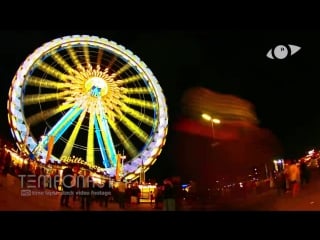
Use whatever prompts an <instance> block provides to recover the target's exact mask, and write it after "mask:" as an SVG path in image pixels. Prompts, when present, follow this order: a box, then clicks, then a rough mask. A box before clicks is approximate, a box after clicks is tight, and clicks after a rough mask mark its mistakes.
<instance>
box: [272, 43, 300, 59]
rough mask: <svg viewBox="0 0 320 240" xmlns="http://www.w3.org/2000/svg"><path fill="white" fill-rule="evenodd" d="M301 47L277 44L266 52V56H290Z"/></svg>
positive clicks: (277, 57)
mask: <svg viewBox="0 0 320 240" xmlns="http://www.w3.org/2000/svg"><path fill="white" fill-rule="evenodd" d="M300 48H301V47H299V46H296V45H291V44H288V45H278V46H276V47H275V48H274V49H270V50H269V51H268V53H267V57H268V58H271V59H285V58H286V57H288V56H292V55H293V54H295V53H296V52H298V51H299V50H300Z"/></svg>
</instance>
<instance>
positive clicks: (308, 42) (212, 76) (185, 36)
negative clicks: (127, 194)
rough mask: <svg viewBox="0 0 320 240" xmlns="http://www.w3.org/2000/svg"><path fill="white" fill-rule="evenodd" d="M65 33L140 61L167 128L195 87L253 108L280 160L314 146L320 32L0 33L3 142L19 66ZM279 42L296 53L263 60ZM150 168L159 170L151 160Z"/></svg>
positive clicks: (319, 116)
mask: <svg viewBox="0 0 320 240" xmlns="http://www.w3.org/2000/svg"><path fill="white" fill-rule="evenodd" d="M72 34H88V35H96V36H99V37H104V38H107V39H109V40H113V41H115V42H117V43H118V44H121V45H123V46H125V47H126V48H128V49H130V50H131V51H132V52H133V53H134V54H136V55H137V56H139V57H140V58H141V60H143V61H144V62H145V63H146V64H147V65H148V67H149V68H150V69H151V71H152V72H153V73H154V74H155V76H156V77H157V79H158V81H159V83H160V85H161V87H162V88H163V91H164V94H165V96H166V98H167V103H168V108H169V124H171V123H172V122H173V121H174V120H175V118H176V117H177V116H178V114H179V100H180V98H181V96H182V93H183V91H184V90H185V89H187V88H189V87H193V86H202V87H207V88H209V89H211V90H213V91H216V92H220V93H227V94H233V95H236V96H238V97H241V98H244V99H247V100H249V101H250V102H252V103H253V104H254V105H255V108H256V113H257V115H258V118H259V120H260V126H261V127H264V128H268V129H270V130H271V131H272V132H273V133H274V134H275V135H276V136H277V137H278V139H279V140H280V142H281V143H282V145H283V147H284V151H285V155H284V156H283V157H290V158H299V157H300V156H302V155H304V154H305V153H306V151H308V150H309V149H310V148H318V147H319V145H320V126H319V123H320V111H319V110H318V109H319V107H318V106H319V103H320V94H319V91H320V90H319V87H318V82H319V81H320V59H319V58H320V46H319V45H320V44H319V43H320V32H316V31H301V30H300V31H293V30H291V31H280V30H278V31H249V30H221V29H219V30H210V31H205V30H202V31H200V30H198V31H195V30H194V31H178V30H171V31H160V30H157V31H134V30H131V31H128V30H119V31H114V30H112V31H108V30H97V31H93V30H90V31H87V30H72V31H63V32H62V31H60V32H59V31H0V35H1V36H2V37H1V39H0V42H1V44H0V81H1V101H0V104H1V105H0V110H1V116H2V117H1V118H0V121H1V122H0V124H1V126H2V127H1V130H0V133H1V135H2V136H4V137H7V138H9V139H10V138H11V136H10V134H9V130H8V123H7V122H8V121H7V116H6V114H7V111H6V104H7V96H8V90H9V87H10V84H11V80H12V78H13V76H14V74H15V72H16V71H17V70H18V68H19V66H20V64H21V63H22V62H23V61H24V60H25V59H26V57H27V56H28V55H29V54H30V53H32V52H33V51H34V50H35V49H36V48H38V47H39V46H40V45H42V44H43V43H45V42H48V41H50V40H53V39H55V38H57V37H62V36H66V35H72ZM280 44H292V45H296V46H299V47H301V49H300V50H299V51H298V52H297V53H295V54H294V55H292V56H288V57H287V58H285V59H281V60H279V59H269V58H267V57H266V54H267V52H268V51H269V50H270V49H272V48H275V47H276V46H278V45H280ZM170 130H171V129H170V128H169V134H174V133H172V132H170ZM168 144H171V143H170V142H169V143H168ZM165 150H166V147H165V148H164V151H163V154H164V156H165V154H166V153H165ZM159 160H161V157H160V159H159ZM154 167H155V168H159V169H160V168H162V169H164V167H163V166H161V164H160V163H158V162H157V163H156V164H155V166H154ZM154 171H155V169H154Z"/></svg>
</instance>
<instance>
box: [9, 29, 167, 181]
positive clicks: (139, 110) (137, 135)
mask: <svg viewBox="0 0 320 240" xmlns="http://www.w3.org/2000/svg"><path fill="white" fill-rule="evenodd" d="M8 113H9V114H8V120H9V125H10V127H11V132H12V135H13V137H14V138H15V140H16V142H17V145H18V147H19V148H20V150H22V151H24V152H25V153H26V154H32V155H35V156H36V157H40V159H45V158H46V157H47V156H48V154H49V149H50V160H52V161H57V162H60V161H68V160H69V159H70V158H74V157H76V158H77V159H81V161H83V162H85V163H86V164H87V165H88V166H90V167H94V168H101V169H103V170H105V171H106V172H107V174H109V175H110V176H114V175H115V172H116V167H117V157H118V156H119V153H120V154H121V155H122V156H126V158H125V160H124V162H123V165H122V173H123V176H124V177H125V178H127V179H135V178H137V177H139V174H140V173H141V171H146V170H148V169H149V168H150V166H151V165H152V164H154V163H155V161H156V159H157V157H158V156H159V154H160V153H161V149H162V147H163V145H164V144H165V139H166V136H167V130H168V128H167V126H168V113H167V105H166V100H165V96H164V94H163V92H162V89H161V87H160V85H159V83H158V81H157V79H156V77H155V76H154V75H153V73H152V72H151V70H150V69H149V68H148V67H147V66H146V64H145V63H144V62H142V61H141V60H140V59H139V58H138V57H137V56H136V55H134V54H133V53H132V52H131V51H129V50H127V49H126V48H124V47H123V46H121V45H118V44H117V43H115V42H113V41H109V40H107V39H105V38H100V37H96V36H88V35H72V36H66V37H62V38H57V39H55V40H52V41H50V42H47V43H45V44H44V45H42V46H41V47H39V48H37V49H36V50H35V51H34V52H33V53H32V54H30V55H29V56H28V57H27V59H26V60H25V61H24V62H23V63H22V64H21V66H20V67H19V69H18V71H17V72H16V75H15V76H14V78H13V80H12V84H11V87H10V90H9V99H8Z"/></svg>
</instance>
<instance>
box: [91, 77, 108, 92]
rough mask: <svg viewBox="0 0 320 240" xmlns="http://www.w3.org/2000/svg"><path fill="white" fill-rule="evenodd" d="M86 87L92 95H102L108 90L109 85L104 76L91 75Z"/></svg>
mask: <svg viewBox="0 0 320 240" xmlns="http://www.w3.org/2000/svg"><path fill="white" fill-rule="evenodd" d="M85 89H86V91H88V92H91V95H92V96H96V97H98V96H99V97H102V96H104V95H106V94H107V92H108V85H107V83H106V81H105V80H104V79H103V78H100V77H91V78H89V79H88V80H87V81H86V83H85Z"/></svg>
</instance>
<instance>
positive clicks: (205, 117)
mask: <svg viewBox="0 0 320 240" xmlns="http://www.w3.org/2000/svg"><path fill="white" fill-rule="evenodd" d="M201 117H202V118H203V119H204V120H206V121H210V122H211V129H212V139H213V140H214V138H215V136H214V124H217V125H218V124H220V123H221V121H220V119H218V118H212V117H211V116H210V115H209V114H206V113H203V114H202V115H201ZM218 144H219V143H218V142H213V143H212V144H211V145H212V146H213V147H214V146H216V145H218Z"/></svg>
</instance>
